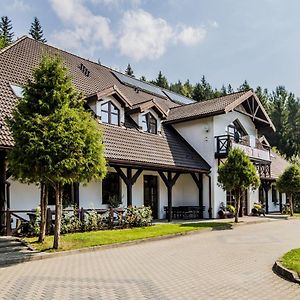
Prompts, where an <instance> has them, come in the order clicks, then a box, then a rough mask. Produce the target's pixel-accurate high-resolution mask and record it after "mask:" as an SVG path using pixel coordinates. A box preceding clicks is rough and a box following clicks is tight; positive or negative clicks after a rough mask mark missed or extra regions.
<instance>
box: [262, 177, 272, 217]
mask: <svg viewBox="0 0 300 300" xmlns="http://www.w3.org/2000/svg"><path fill="white" fill-rule="evenodd" d="M262 187H263V189H264V191H265V195H266V197H265V200H266V213H267V214H268V213H269V190H270V188H271V182H270V181H266V180H264V181H262Z"/></svg>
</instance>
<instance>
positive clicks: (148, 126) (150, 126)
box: [142, 113, 157, 134]
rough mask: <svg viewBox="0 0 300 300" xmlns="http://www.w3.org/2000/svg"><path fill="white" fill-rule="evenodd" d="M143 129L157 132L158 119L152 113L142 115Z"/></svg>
mask: <svg viewBox="0 0 300 300" xmlns="http://www.w3.org/2000/svg"><path fill="white" fill-rule="evenodd" d="M142 129H143V131H145V132H149V133H155V134H156V133H157V120H156V119H155V118H154V117H153V115H152V114H151V113H147V114H144V115H142Z"/></svg>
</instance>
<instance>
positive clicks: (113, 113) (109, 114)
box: [101, 102, 120, 125]
mask: <svg viewBox="0 0 300 300" xmlns="http://www.w3.org/2000/svg"><path fill="white" fill-rule="evenodd" d="M101 120H102V122H103V123H108V124H113V125H119V124H120V111H119V109H118V108H117V107H116V106H115V105H114V104H113V103H112V102H106V103H104V104H102V105H101Z"/></svg>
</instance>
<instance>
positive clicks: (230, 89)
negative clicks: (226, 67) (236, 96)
mask: <svg viewBox="0 0 300 300" xmlns="http://www.w3.org/2000/svg"><path fill="white" fill-rule="evenodd" d="M232 93H234V89H233V88H232V86H231V84H228V86H227V94H232Z"/></svg>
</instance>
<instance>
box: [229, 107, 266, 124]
mask: <svg viewBox="0 0 300 300" xmlns="http://www.w3.org/2000/svg"><path fill="white" fill-rule="evenodd" d="M234 111H236V112H239V113H241V114H243V115H245V116H248V117H250V118H253V119H256V120H258V121H260V122H263V123H266V124H270V122H269V121H266V120H264V119H261V118H259V117H256V116H253V115H252V114H249V113H247V112H245V111H241V110H239V109H234Z"/></svg>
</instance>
